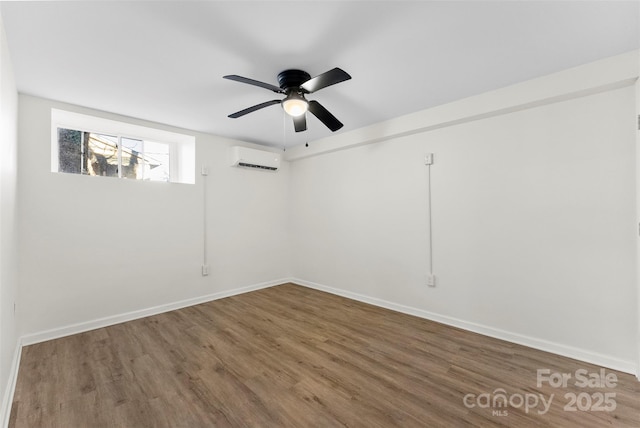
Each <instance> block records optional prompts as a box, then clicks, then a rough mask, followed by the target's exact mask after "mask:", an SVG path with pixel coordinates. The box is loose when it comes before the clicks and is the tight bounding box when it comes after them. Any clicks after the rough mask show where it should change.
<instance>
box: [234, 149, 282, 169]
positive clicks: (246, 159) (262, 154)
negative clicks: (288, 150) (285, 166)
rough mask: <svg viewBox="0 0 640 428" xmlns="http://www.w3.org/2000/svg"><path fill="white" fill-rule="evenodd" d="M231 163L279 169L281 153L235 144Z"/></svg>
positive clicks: (245, 166) (241, 165)
mask: <svg viewBox="0 0 640 428" xmlns="http://www.w3.org/2000/svg"><path fill="white" fill-rule="evenodd" d="M231 165H232V166H239V167H244V168H257V169H266V170H269V171H277V170H278V169H279V168H280V154H278V153H273V152H267V151H264V150H256V149H248V148H246V147H240V146H235V147H231Z"/></svg>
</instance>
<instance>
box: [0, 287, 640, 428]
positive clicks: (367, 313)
mask: <svg viewBox="0 0 640 428" xmlns="http://www.w3.org/2000/svg"><path fill="white" fill-rule="evenodd" d="M538 369H548V370H549V376H551V377H552V379H554V380H555V379H556V377H555V374H560V373H569V374H571V376H572V378H571V379H569V381H568V382H567V386H566V387H562V386H558V387H556V388H554V387H552V386H550V385H549V383H548V382H544V383H543V384H542V385H541V386H540V387H538V386H537V377H536V376H537V370H538ZM580 369H584V370H585V373H589V374H592V373H593V374H594V376H596V375H595V373H598V374H599V373H600V367H597V366H593V365H590V364H586V363H582V362H579V361H575V360H571V359H568V358H564V357H559V356H557V355H553V354H549V353H545V352H541V351H537V350H533V349H530V348H526V347H523V346H519V345H514V344H512V343H508V342H503V341H500V340H496V339H491V338H488V337H485V336H481V335H477V334H474V333H470V332H466V331H463V330H459V329H456V328H452V327H447V326H444V325H441V324H438V323H434V322H431V321H427V320H423V319H420V318H415V317H412V316H408V315H403V314H399V313H396V312H392V311H388V310H385V309H381V308H377V307H374V306H370V305H366V304H363V303H359V302H355V301H352V300H348V299H344V298H342V297H338V296H334V295H331V294H326V293H322V292H319V291H315V290H310V289H307V288H304V287H300V286H296V285H293V284H285V285H281V286H277V287H272V288H268V289H264V290H259V291H255V292H251V293H247V294H243V295H239V296H235V297H229V298H226V299H221V300H217V301H214V302H210V303H205V304H201V305H197V306H193V307H189V308H185V309H181V310H177V311H173V312H168V313H164V314H161V315H156V316H152V317H148V318H144V319H140V320H136V321H131V322H127V323H123V324H119V325H114V326H111V327H107V328H102V329H99V330H94V331H90V332H87V333H82V334H78V335H75V336H70V337H65V338H62V339H57V340H53V341H49V342H45V343H40V344H36V345H31V346H28V347H25V348H24V349H23V352H22V360H21V363H20V371H19V375H18V381H17V387H16V391H15V396H14V402H13V407H12V413H11V419H10V426H11V427H30V428H31V427H64V428H74V427H90V428H97V427H244V426H249V427H339V426H349V427H367V428H372V427H393V426H398V427H465V426H483V427H485V426H486V427H490V426H509V427H528V426H553V427H571V426H576V427H603V426H621V427H622V426H626V427H640V382H638V381H637V380H636V379H635V377H633V376H631V375H628V374H624V373H620V372H615V371H612V370H608V369H607V370H605V374H606V375H609V379H611V376H612V375H615V376H616V377H617V382H616V385H615V386H613V387H608V388H600V387H595V386H593V387H586V386H584V387H579V386H576V385H575V383H576V380H577V379H581V378H576V376H575V373H576V370H580ZM579 373H582V372H579ZM558 376H560V375H558ZM587 376H588V375H587ZM592 385H593V384H592ZM610 386H611V385H610ZM499 389H501V390H499ZM501 393H502V394H501ZM571 394H574V395H575V397H576V398H577V403H574V404H573V405H572V404H571V401H572V395H571ZM605 394H614V395H605ZM496 397H498V399H495V398H496ZM500 397H502V398H503V399H502V401H501V400H500ZM534 397H535V398H536V399H537V400H539V401H538V402H537V406H536V407H533V404H534ZM605 398H606V400H605ZM494 399H495V400H494ZM505 399H506V403H505V401H504V400H505ZM543 400H544V402H546V403H548V402H549V401H551V404H550V406H549V408H548V411H546V412H545V407H544V405H543V404H542V401H543ZM465 403H466V404H465ZM525 403H529V407H528V408H526V404H525ZM500 404H506V405H504V406H502V407H501V406H500ZM567 406H568V408H567ZM613 406H615V410H613V411H607V410H606V409H611V408H612V407H613ZM572 409H575V411H573V410H572ZM581 409H582V410H581Z"/></svg>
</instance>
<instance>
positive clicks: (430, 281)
mask: <svg viewBox="0 0 640 428" xmlns="http://www.w3.org/2000/svg"><path fill="white" fill-rule="evenodd" d="M424 163H425V165H426V166H427V217H428V218H427V233H428V240H429V259H428V268H429V272H428V274H427V285H428V286H429V287H435V286H436V277H435V275H434V273H433V221H432V213H433V210H432V201H431V165H433V153H428V154H427V155H426V156H425V157H424Z"/></svg>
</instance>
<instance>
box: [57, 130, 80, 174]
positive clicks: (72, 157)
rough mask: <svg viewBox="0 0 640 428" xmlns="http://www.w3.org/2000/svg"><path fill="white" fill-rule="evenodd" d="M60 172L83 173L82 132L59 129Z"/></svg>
mask: <svg viewBox="0 0 640 428" xmlns="http://www.w3.org/2000/svg"><path fill="white" fill-rule="evenodd" d="M58 171H60V172H69V173H71V174H81V173H82V132H80V131H76V130H75V129H65V128H58Z"/></svg>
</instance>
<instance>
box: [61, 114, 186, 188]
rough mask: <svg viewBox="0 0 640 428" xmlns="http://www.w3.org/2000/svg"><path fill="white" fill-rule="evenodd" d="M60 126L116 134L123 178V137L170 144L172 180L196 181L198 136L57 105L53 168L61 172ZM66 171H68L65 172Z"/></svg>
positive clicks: (119, 170) (170, 180)
mask: <svg viewBox="0 0 640 428" xmlns="http://www.w3.org/2000/svg"><path fill="white" fill-rule="evenodd" d="M58 128H64V129H71V130H76V131H80V132H83V133H84V132H89V133H93V134H101V135H110V136H114V137H116V138H117V141H118V178H122V143H121V141H122V138H129V139H134V140H142V141H143V142H144V141H149V142H154V143H161V144H167V145H168V146H169V176H170V179H169V182H170V183H188V184H194V183H195V137H194V136H192V135H186V134H178V133H176V132H171V131H165V130H163V129H157V128H149V127H146V126H141V125H134V124H132V123H128V122H121V121H116V120H112V119H105V118H101V117H97V116H89V115H86V114H81V113H75V112H70V111H66V110H60V109H55V108H52V109H51V172H56V173H60V170H59V143H58ZM143 144H144V143H143ZM189 158H191V159H189ZM62 173H63V174H64V172H62ZM72 174H73V173H72ZM75 175H84V174H75ZM133 181H151V180H147V179H144V176H143V179H141V180H139V179H135V180H133ZM154 181H156V180H154ZM157 182H163V181H157Z"/></svg>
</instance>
